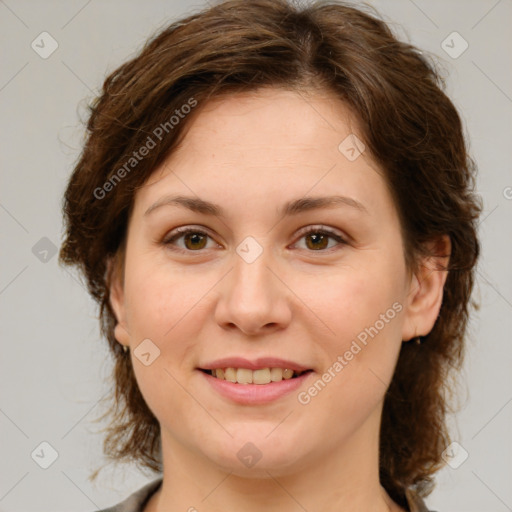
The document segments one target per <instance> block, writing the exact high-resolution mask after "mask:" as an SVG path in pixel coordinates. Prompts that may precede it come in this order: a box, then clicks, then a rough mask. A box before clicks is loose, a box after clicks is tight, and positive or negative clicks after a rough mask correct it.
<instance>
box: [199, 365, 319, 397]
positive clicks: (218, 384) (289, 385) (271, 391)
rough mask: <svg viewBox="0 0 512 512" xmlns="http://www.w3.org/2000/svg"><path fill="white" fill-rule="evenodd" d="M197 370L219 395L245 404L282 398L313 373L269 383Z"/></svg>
mask: <svg viewBox="0 0 512 512" xmlns="http://www.w3.org/2000/svg"><path fill="white" fill-rule="evenodd" d="M198 371H199V372H200V373H201V374H202V375H203V376H204V377H205V378H206V380H207V382H208V383H209V384H210V385H211V386H212V387H213V389H214V390H215V391H217V392H218V393H219V394H220V395H222V396H224V397H226V398H229V399H230V400H232V401H233V402H236V403H239V404H246V405H260V404H266V403H269V402H273V401H274V400H277V399H279V398H282V397H283V396H285V395H288V394H290V393H292V392H293V391H296V390H297V389H298V388H299V387H300V386H301V385H302V384H303V383H304V381H305V380H306V379H307V378H308V377H309V376H310V375H311V374H312V373H313V372H307V373H303V374H302V375H300V376H299V377H295V378H294V379H287V380H284V379H283V380H281V381H279V382H270V383H269V384H237V383H235V382H229V381H227V380H223V379H217V378H216V377H213V376H212V375H209V374H207V373H205V372H202V371H201V370H198Z"/></svg>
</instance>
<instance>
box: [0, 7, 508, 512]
mask: <svg viewBox="0 0 512 512" xmlns="http://www.w3.org/2000/svg"><path fill="white" fill-rule="evenodd" d="M372 4H373V5H374V6H375V7H377V8H378V9H379V10H380V12H381V13H382V15H383V17H384V19H385V20H387V21H388V22H390V23H392V24H393V27H394V28H395V30H396V32H397V33H398V35H399V36H400V37H401V38H404V39H409V40H410V41H411V42H412V43H413V44H416V45H418V46H419V47H420V48H423V49H425V50H428V51H431V52H434V53H435V54H437V55H438V56H439V57H440V59H441V60H442V62H443V65H444V66H445V68H446V70H447V85H448V94H449V95H450V96H451V97H452V98H453V101H454V103H455V104H456V106H457V107H458V108H459V111H460V112H461V114H462V116H463V119H464V123H465V126H466V131H467V134H468V136H469V138H470V143H471V151H472V154H473V155H474V157H475V159H476V161H477V163H478V165H479V168H480V175H479V182H478V186H479V192H480V193H481V194H482V196H483V198H484V205H485V212H484V215H483V217H482V219H483V220H482V222H481V224H480V235H481V239H482V243H483V255H482V259H481V261H480V265H479V268H478V284H477V287H476V291H475V298H476V299H477V300H479V301H480V302H481V309H480V311H479V313H478V314H476V315H475V316H474V318H473V321H472V323H471V330H470V339H469V342H468V357H467V360H466V364H465V367H464V372H463V378H464V381H465V383H464V385H463V386H462V387H461V389H460V392H459V404H460V409H461V410H460V412H459V414H458V415H457V416H456V418H455V419H454V420H453V433H454V438H455V439H457V441H458V442H459V443H460V444H461V445H462V446H463V447H464V449H465V450H466V451H467V452H468V453H469V457H468V459H467V460H466V461H465V462H464V463H463V464H462V465H460V467H458V469H453V468H451V467H449V466H447V468H446V469H444V470H442V471H441V472H440V473H439V475H438V478H437V482H438V484H437V487H436V490H435V491H434V493H433V494H432V495H431V496H430V497H429V498H428V500H427V503H428V505H429V506H430V507H431V508H433V509H437V510H439V511H440V512H447V511H451V512H462V511H475V512H476V511H486V512H490V511H496V512H501V511H506V510H512V488H511V485H510V483H511V482H512V441H511V439H512V437H511V435H510V432H511V423H512V421H511V420H512V377H511V367H512V364H511V363H512V343H511V337H510V332H511V329H512V267H511V265H510V261H512V259H511V254H512V242H511V230H512V228H511V221H512V188H510V187H512V172H511V168H510V158H509V152H510V147H511V141H512V130H511V122H510V120H511V113H512V77H511V74H512V73H511V66H510V53H511V50H512V37H511V30H510V28H509V27H510V20H511V19H512V2H511V1H510V0H501V1H496V0H479V1H476V0H472V1H462V0H458V1H455V0H451V1H440V0H436V1H426V0H415V1H412V0H393V1H389V0H388V1H386V2H383V1H382V2H381V1H374V2H372ZM204 5H206V3H205V2H195V3H194V4H191V3H186V2H184V1H176V0H175V1H156V0H151V1H146V2H142V1H138V2H136V1H121V0H107V1H100V0H92V1H91V0H89V1H86V0H73V1H66V2H64V1H60V2H58V1H46V2H40V1H39V2H38V1H27V0H24V1H14V0H0V41H1V48H2V66H1V71H0V119H1V123H2V132H1V133H2V137H1V141H2V150H1V151H0V162H1V163H0V169H1V189H0V225H1V235H2V251H1V261H0V264H1V266H0V268H1V274H0V308H1V315H2V316H1V321H0V329H1V335H2V355H1V360H0V361H1V362H0V365H1V366H0V389H1V394H0V432H1V433H2V435H1V437H0V440H1V454H0V466H1V469H0V471H1V473H0V510H1V511H12V512H14V511H23V512H28V511H34V512H35V511H50V510H51V511H54V512H57V511H70V510H73V511H76V512H79V511H92V510H96V509H97V508H103V507H106V506H107V505H110V504H113V503H117V502H119V501H120V500H121V499H123V498H124V497H125V496H126V495H128V494H129V493H131V492H133V491H134V490H135V489H136V488H138V487H140V486H142V485H143V484H144V483H145V482H146V481H149V480H152V479H153V478H154V477H155V476H154V475H153V474H150V473H147V474H143V473H141V472H139V471H138V470H137V469H136V468H135V467H130V466H126V467H122V466H121V467H117V468H115V467H114V468H112V470H105V471H104V472H103V476H104V477H105V478H104V479H103V480H102V481H101V482H99V483H96V484H91V483H90V482H89V481H88V480H87V477H88V475H89V474H90V472H91V471H92V470H93V469H94V468H96V467H97V466H98V465H99V464H101V463H102V461H103V458H102V452H101V443H102V439H103V438H102V435H101V434H100V433H96V432H98V430H99V429H100V426H101V425H100V424H94V423H92V421H91V420H93V419H94V418H95V417H98V415H99V413H100V412H101V411H100V410H99V407H98V400H99V399H100V398H101V397H102V396H103V395H104V394H105V393H106V391H107V390H108V386H109V383H108V381H107V380H106V379H107V377H108V375H109V371H110V364H109V359H108V356H107V352H106V347H105V345H106V343H104V342H103V341H102V340H100V339H99V334H98V326H97V320H96V314H97V313H96V309H95V306H94V304H93V303H92V301H91V299H89V298H88V296H87V294H86V292H85V291H84V288H83V287H82V285H81V284H80V282H79V280H78V279H77V277H76V275H74V274H71V273H70V272H67V271H66V270H64V269H62V268H59V266H58V265H57V256H56V255H55V254H53V252H52V248H53V247H54V246H56V247H57V246H59V245H60V242H61V237H62V222H61V213H60V204H61V196H62V193H63V190H64V187H65V184H66V180H67V178H68V176H69V174H70V171H71V169H72V166H73V163H74V161H75V160H76V158H77V156H78V153H79V150H80V144H81V143H82V141H83V139H82V137H83V129H82V125H81V124H80V122H79V121H80V119H84V117H85V116H86V114H87V110H86V104H87V103H86V102H87V100H89V99H91V98H92V97H93V96H94V94H96V93H97V92H98V90H99V88H100V86H101V84H102V82H103V79H104V77H105V75H106V73H107V72H109V71H111V70H113V69H114V68H115V67H117V66H118V65H119V64H120V63H121V62H122V61H124V60H125V59H126V58H127V57H129V56H131V55H133V54H134V52H136V51H137V49H139V48H140V46H141V45H142V43H143V42H144V40H145V39H146V38H147V37H148V36H149V35H150V34H152V33H153V31H154V30H156V29H157V28H159V27H162V26H163V25H164V24H165V23H166V21H169V20H171V19H173V18H175V17H177V16H180V15H181V14H184V13H189V12H191V11H193V10H195V9H197V8H200V7H202V6H204ZM43 31H47V32H49V33H50V34H51V36H52V37H53V38H54V39H55V40H56V41H57V43H58V45H59V46H58V49H57V50H56V51H55V52H54V53H53V54H52V55H51V56H49V57H48V58H47V59H43V58H41V57H40V56H39V55H38V54H37V53H36V52H35V51H34V50H33V49H32V48H31V43H32V41H33V40H36V42H37V41H40V39H37V37H38V35H39V34H40V33H41V32H43ZM453 31H457V32H458V33H459V34H460V35H461V36H462V38H464V40H466V41H467V43H468V44H469V47H468V48H467V50H466V51H465V52H464V53H462V54H461V55H460V56H458V57H457V58H453V57H452V56H450V55H448V54H447V53H446V52H445V51H444V50H443V48H442V46H441V45H442V42H443V40H445V39H446V38H447V36H448V35H449V34H451V33H452V32H453ZM452 40H453V39H448V43H449V44H450V45H451V46H453V47H454V49H453V50H452V52H453V51H457V50H460V49H461V48H462V47H461V46H460V45H461V44H463V42H462V40H460V39H454V40H453V41H454V42H453V43H452V42H451V41H452ZM39 44H40V45H41V43H39ZM445 44H446V43H445ZM45 48H46V49H48V48H49V40H46V44H45ZM84 100H85V101H84ZM45 237H46V238H45ZM41 239H42V240H41ZM45 251H47V252H45ZM43 441H46V442H48V443H49V444H50V445H51V446H52V447H53V448H54V449H55V450H56V452H57V453H58V458H57V459H56V461H55V462H54V463H53V464H52V465H51V466H50V467H48V469H43V468H41V467H40V466H39V465H38V464H36V462H35V461H34V460H33V458H32V457H31V453H33V452H34V450H36V453H39V454H40V455H41V453H44V457H43V456H40V458H39V459H37V457H36V456H34V458H36V459H37V460H38V461H39V462H40V463H44V460H43V459H45V457H46V461H47V462H48V459H47V458H48V456H49V455H48V454H49V453H50V452H49V451H48V449H46V451H45V449H44V447H43V452H41V448H40V447H39V445H40V443H41V442H43ZM38 447H39V448H38Z"/></svg>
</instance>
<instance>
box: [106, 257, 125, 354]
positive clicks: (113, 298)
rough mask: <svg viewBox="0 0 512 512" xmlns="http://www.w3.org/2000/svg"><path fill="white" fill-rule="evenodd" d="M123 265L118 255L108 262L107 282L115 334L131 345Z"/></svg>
mask: <svg viewBox="0 0 512 512" xmlns="http://www.w3.org/2000/svg"><path fill="white" fill-rule="evenodd" d="M121 265H122V263H121V262H120V261H119V259H118V258H117V257H113V258H111V259H109V260H108V262H107V283H108V286H109V300H110V306H111V308H112V310H113V312H114V315H115V317H116V326H115V328H114V336H115V338H116V340H117V341H118V342H119V343H121V345H124V346H129V344H130V335H129V333H128V329H127V327H126V315H125V303H124V289H123V283H122V277H121V268H120V267H121Z"/></svg>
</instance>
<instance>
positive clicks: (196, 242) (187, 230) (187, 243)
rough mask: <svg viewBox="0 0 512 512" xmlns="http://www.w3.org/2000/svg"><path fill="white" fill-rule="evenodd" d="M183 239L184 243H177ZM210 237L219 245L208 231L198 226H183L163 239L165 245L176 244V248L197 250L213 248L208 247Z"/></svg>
mask: <svg viewBox="0 0 512 512" xmlns="http://www.w3.org/2000/svg"><path fill="white" fill-rule="evenodd" d="M180 239H183V240H182V242H183V245H181V246H180V245H177V242H178V240H180ZM208 239H210V240H211V241H212V243H213V246H218V244H216V243H215V242H214V241H213V239H212V238H211V237H210V235H209V234H208V233H206V232H205V231H203V230H201V229H198V228H191V227H183V228H176V229H175V230H174V231H172V232H171V233H170V234H169V236H167V237H165V239H164V240H163V241H162V243H163V244H164V245H169V246H172V245H174V246H176V250H178V251H182V252H197V251H200V250H202V249H211V248H212V247H211V246H210V247H207V244H208Z"/></svg>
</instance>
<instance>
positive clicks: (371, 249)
mask: <svg viewBox="0 0 512 512" xmlns="http://www.w3.org/2000/svg"><path fill="white" fill-rule="evenodd" d="M350 121H351V119H350V117H349V111H348V110H347V109H346V108H345V107H344V106H343V104H342V103H340V102H338V101H336V100H334V99H333V98H331V97H330V96H319V95H312V96H308V97H305V96H302V95H298V94H296V93H293V92H289V91H281V90H276V89H266V90H260V91H258V92H256V93H252V94H245V95H242V94H241V95H236V96H231V97H229V98H227V99H221V100H220V99H218V100H215V101H213V102H211V103H210V104H208V105H206V108H204V109H203V110H202V111H200V112H199V115H198V116H197V117H196V118H195V119H194V121H193V123H192V124H191V125H190V126H189V127H188V133H187V135H186V137H185V139H184V141H183V144H182V146H181V148H180V149H179V150H178V151H177V152H175V153H173V154H172V155H171V156H170V158H168V159H167V161H165V163H164V164H163V165H162V166H161V167H160V168H159V169H157V170H156V172H155V173H154V174H153V175H152V176H151V178H150V179H149V180H148V182H147V183H146V185H145V186H144V187H142V188H141V189H140V190H139V191H138V192H137V194H136V198H135V204H134V209H133V213H132V215H131V218H130V223H129V230H128V239H127V246H126V258H125V277H124V283H123V285H122V286H119V284H118V285H115V286H114V287H113V290H112V295H111V300H112V304H113V306H114V309H115V311H116V317H117V319H118V322H119V323H118V325H117V327H116V337H117V339H118V340H119V341H120V342H121V343H123V344H125V345H130V348H131V357H132V361H133V366H134V371H135V374H136V378H137V381H138V384H139V386H140V389H141V392H142V394H143V396H144V398H145V400H146V402H147V404H148V406H149V407H150V409H151V410H152V411H153V413H154V415H155V416H156V418H157V419H158V421H159V423H160V426H161V432H162V443H163V444H162V446H163V450H164V461H165V457H166V455H165V454H166V452H168V453H173V454H180V453H181V454H189V455H191V456H193V457H195V458H199V459H200V460H202V461H203V462H207V461H210V462H213V463H215V464H216V465H219V466H221V467H222V468H226V469H228V470H229V471H233V472H234V473H237V474H247V472H252V473H251V474H258V473H257V471H261V472H262V473H261V474H265V473H264V471H265V470H273V473H272V474H274V475H277V474H286V473H287V472H291V471H293V470H296V469H300V468H305V467H312V466H311V465H312V464H314V463H315V462H319V461H324V462H325V461H326V460H329V457H330V456H333V455H338V454H339V453H340V450H344V451H345V452H344V453H347V450H352V451H359V456H361V457H364V456H365V450H367V451H368V452H370V451H371V452H372V453H373V452H375V450H376V448H377V445H378V428H379V421H380V416H381V407H382V401H383V397H384V394H385V391H386V389H387V387H388V384H389V382H390V380H391V377H392V374H393V370H394V367H395V364H396V360H397V356H398V353H399V350H400V347H401V343H402V340H403V339H410V338H411V337H413V336H414V335H415V334H426V333H427V332H428V331H429V330H430V328H431V327H432V325H433V322H434V320H435V317H436V315H437V310H438V308H437V310H436V307H433V308H431V309H432V311H431V312H430V313H428V312H427V313H425V312H423V313H422V312H418V311H419V308H418V307H416V306H415V302H414V300H415V299H414V298H415V297H416V295H417V292H416V291H417V290H418V289H419V287H418V281H417V280H416V278H415V277H414V276H413V277H409V276H408V274H407V272H406V267H405V263H404V253H403V251H404V249H403V241H402V237H401V232H400V225H399V219H398V216H397V211H396V209H395V206H394V204H393V201H392V198H391V196H390V193H389V191H388V189H387V187H386V182H385V181H384V178H383V176H382V174H381V173H380V172H377V170H376V169H377V168H376V166H375V165H374V164H373V163H372V161H371V159H370V155H369V154H368V151H364V150H363V152H362V154H360V155H359V156H358V154H359V152H360V150H361V149H363V147H362V146H359V147H358V146H357V145H355V142H354V140H353V139H351V138H350V137H349V135H350V134H351V133H356V135H357V125H356V123H355V122H354V119H352V124H350ZM347 137H349V138H348V139H347ZM214 205H215V206H214ZM185 228H186V229H187V230H190V232H188V233H187V232H185V233H183V230H184V229H185ZM434 306H435V305H434ZM429 311H430V310H429ZM227 368H232V369H230V370H228V369H227ZM233 368H234V369H233ZM209 370H216V372H215V374H217V370H221V371H220V372H219V375H217V376H213V375H211V374H210V373H211V372H208V371H209ZM255 370H257V371H255ZM284 370H287V371H284ZM291 370H295V373H294V374H293V375H294V377H292V378H291V379H289V378H288V377H289V376H290V375H291ZM300 372H303V373H301V374H300V376H298V377H297V376H296V375H297V373H300ZM223 375H224V377H223ZM226 378H228V379H229V380H226ZM272 379H274V381H272V382H270V383H268V382H269V381H270V380H272ZM230 380H231V381H233V380H236V382H230ZM251 380H253V381H256V382H258V383H252V384H248V383H244V382H247V381H251ZM253 466H254V467H253Z"/></svg>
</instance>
